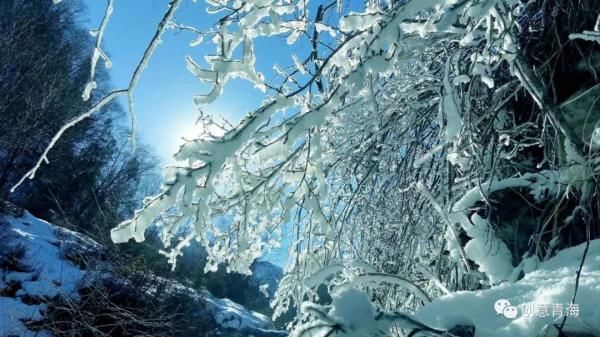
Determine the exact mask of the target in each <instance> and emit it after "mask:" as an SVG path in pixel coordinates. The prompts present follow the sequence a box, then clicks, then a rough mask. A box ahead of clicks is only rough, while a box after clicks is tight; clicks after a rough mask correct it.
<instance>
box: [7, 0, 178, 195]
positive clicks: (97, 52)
mask: <svg viewBox="0 0 600 337" xmlns="http://www.w3.org/2000/svg"><path fill="white" fill-rule="evenodd" d="M181 1H182V0H172V1H171V2H169V8H168V9H167V11H166V13H165V15H164V16H163V18H162V20H161V21H160V23H159V24H158V28H157V30H156V32H155V34H154V36H153V37H152V40H151V41H150V44H149V45H148V47H147V48H146V50H145V51H144V54H143V55H142V58H141V60H140V62H139V63H138V65H137V66H136V69H135V71H134V73H133V75H132V78H131V80H130V81H129V85H128V86H127V88H126V89H119V90H114V91H111V92H110V93H108V94H107V95H105V96H104V97H102V98H101V99H99V100H98V102H97V103H95V104H94V105H93V106H92V107H91V108H90V109H89V110H88V111H86V112H84V113H82V114H81V115H79V116H77V117H75V118H73V119H72V120H70V121H69V122H67V123H66V124H65V125H64V126H63V127H61V129H60V130H59V131H58V132H57V133H56V134H55V135H54V136H53V137H52V140H51V141H50V143H49V144H48V145H47V146H46V148H45V150H44V152H43V153H42V155H41V156H40V158H39V159H38V161H37V162H36V164H35V165H34V166H33V168H31V169H30V170H29V171H28V172H27V173H26V174H25V175H24V176H23V177H21V179H20V180H19V181H18V182H17V183H16V184H15V185H14V186H13V187H12V188H11V189H10V191H11V193H12V192H14V191H15V190H16V189H17V188H18V187H19V186H20V185H21V184H22V183H23V182H24V181H25V180H26V179H33V178H34V177H35V174H36V172H37V170H38V169H39V168H40V166H41V165H42V163H44V162H45V163H46V164H48V163H49V161H48V153H49V152H50V151H51V150H52V148H53V147H54V145H56V143H57V142H58V141H59V140H60V138H61V137H62V135H63V133H64V132H65V131H66V130H68V129H70V128H71V127H73V126H75V125H76V124H78V123H79V122H81V121H82V120H84V119H86V118H88V117H90V116H92V115H93V114H94V113H96V112H98V111H100V110H101V109H102V108H103V107H104V106H106V105H107V104H108V103H110V102H111V101H113V100H114V99H115V98H117V97H119V96H122V95H126V96H127V98H128V101H129V112H130V114H131V120H132V135H131V141H132V145H133V146H134V147H135V124H136V123H135V111H134V106H133V93H134V90H135V88H136V86H137V83H138V81H139V79H140V77H141V75H142V73H143V71H144V69H145V68H146V66H147V65H148V62H149V61H150V58H151V57H152V55H153V54H154V51H155V49H156V47H157V46H158V45H159V44H160V42H161V37H162V35H163V33H164V31H165V30H166V29H167V27H168V23H169V22H170V21H171V20H172V18H173V15H174V13H175V11H176V10H177V7H178V6H179V4H180V3H181ZM112 3H113V0H109V2H108V6H107V8H106V12H105V14H104V18H103V19H102V24H101V25H100V28H99V30H98V35H97V39H96V46H95V47H94V54H93V57H92V66H91V77H90V82H88V84H86V88H85V90H84V94H83V98H84V101H86V100H87V99H89V94H90V93H91V90H93V88H94V87H95V83H94V82H93V77H94V72H95V66H96V62H97V60H98V57H100V56H102V58H103V59H104V61H105V65H106V64H110V63H107V62H110V61H109V60H108V58H107V57H106V56H105V55H104V53H103V52H102V50H101V49H100V43H101V41H102V35H103V33H104V29H105V28H106V25H107V22H108V19H109V17H110V15H111V13H112V10H113V8H112Z"/></svg>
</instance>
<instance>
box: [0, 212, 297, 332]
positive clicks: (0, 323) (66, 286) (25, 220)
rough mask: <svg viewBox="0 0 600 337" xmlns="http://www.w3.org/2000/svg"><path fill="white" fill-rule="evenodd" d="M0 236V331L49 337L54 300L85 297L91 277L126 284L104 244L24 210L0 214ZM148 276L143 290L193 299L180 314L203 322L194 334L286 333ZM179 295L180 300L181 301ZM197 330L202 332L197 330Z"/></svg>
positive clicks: (228, 304)
mask: <svg viewBox="0 0 600 337" xmlns="http://www.w3.org/2000/svg"><path fill="white" fill-rule="evenodd" d="M0 237H1V240H2V243H3V249H2V252H1V253H0V267H1V269H0V335H1V336H31V335H38V336H39V335H43V336H50V335H52V334H51V333H50V332H49V331H47V330H46V328H47V327H54V329H57V326H56V325H52V324H53V323H55V322H52V321H51V320H49V319H48V317H49V315H48V312H49V311H51V310H49V308H52V307H53V306H55V307H57V303H71V301H73V302H77V301H81V300H82V299H84V298H85V295H84V294H82V293H81V289H88V287H87V286H89V285H91V284H94V283H96V282H105V281H106V280H111V282H112V284H118V283H123V286H122V287H121V288H120V289H119V290H122V289H129V288H128V287H127V286H126V285H127V284H128V283H132V282H131V280H127V279H123V278H120V277H121V276H119V275H111V274H107V273H106V271H105V270H108V269H109V268H107V267H108V266H107V265H110V262H108V261H106V259H105V258H104V257H103V256H102V255H103V254H104V248H103V247H102V246H101V245H99V244H98V243H96V242H95V241H94V240H92V239H90V238H88V237H86V236H84V235H81V234H79V233H77V232H73V231H70V230H67V229H64V228H61V227H59V226H55V225H53V224H50V223H48V222H45V221H43V220H40V219H38V218H35V217H34V216H32V215H31V214H29V213H27V212H25V213H24V214H22V216H18V215H17V214H13V215H0ZM89 261H96V262H93V263H89ZM146 277H147V278H150V279H152V278H153V277H152V276H151V275H146ZM154 278H155V280H154V281H155V282H152V283H150V284H156V285H157V286H155V287H148V288H147V289H143V292H145V293H146V294H148V295H150V296H156V297H158V296H159V295H158V292H159V289H162V290H160V291H161V292H162V295H160V296H162V297H163V298H169V296H171V295H176V296H177V298H178V301H179V302H181V303H182V304H183V303H193V305H192V307H191V308H189V309H188V310H186V313H194V315H195V316H196V317H198V320H201V321H202V322H203V323H204V326H202V327H197V329H198V330H199V331H198V332H202V334H198V335H204V334H206V335H210V336H213V335H215V336H216V335H226V336H237V335H240V336H247V335H253V336H265V337H278V336H285V335H286V333H284V332H280V331H275V330H274V326H273V324H272V323H271V321H270V320H269V319H268V318H267V317H266V316H264V315H261V314H259V313H256V312H252V311H250V310H247V309H246V308H244V307H243V306H241V305H239V304H237V303H235V302H232V301H230V300H228V299H220V298H216V297H215V296H213V295H212V294H211V293H210V292H208V291H201V292H199V291H195V290H194V289H192V288H189V287H186V286H183V285H181V284H180V283H177V282H175V281H172V280H165V279H162V278H158V277H154ZM257 296H262V295H260V294H257ZM181 297H185V298H186V299H185V300H181ZM203 316H204V317H203ZM193 318H194V317H188V319H190V320H191V319H193ZM74 319H75V317H74ZM192 323H193V322H192ZM192 326H193V324H192ZM202 329H205V330H206V331H200V330H202Z"/></svg>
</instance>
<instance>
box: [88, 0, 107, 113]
mask: <svg viewBox="0 0 600 337" xmlns="http://www.w3.org/2000/svg"><path fill="white" fill-rule="evenodd" d="M113 1H114V0H108V3H107V5H106V10H105V11H104V16H103V17H102V22H101V23H100V28H98V29H97V30H93V31H91V33H92V35H94V36H96V44H95V45H94V51H93V52H92V61H91V65H90V79H89V81H88V82H87V83H86V85H85V89H84V90H83V94H82V95H81V97H82V98H83V100H84V101H87V100H89V99H90V95H91V94H92V90H94V89H96V81H94V77H95V74H96V65H97V64H98V60H99V59H100V58H102V60H103V61H104V66H105V67H106V68H110V67H111V62H110V59H109V58H108V56H107V55H106V53H105V52H104V51H103V50H102V38H103V37H104V30H105V29H106V26H107V25H108V21H109V19H110V16H111V15H112V12H113Z"/></svg>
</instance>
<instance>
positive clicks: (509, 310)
mask: <svg viewBox="0 0 600 337" xmlns="http://www.w3.org/2000/svg"><path fill="white" fill-rule="evenodd" d="M494 310H496V314H497V315H502V316H504V317H506V318H508V319H515V318H517V316H518V310H517V307H515V306H513V305H511V304H510V302H509V301H508V300H506V299H499V300H497V301H496V303H494Z"/></svg>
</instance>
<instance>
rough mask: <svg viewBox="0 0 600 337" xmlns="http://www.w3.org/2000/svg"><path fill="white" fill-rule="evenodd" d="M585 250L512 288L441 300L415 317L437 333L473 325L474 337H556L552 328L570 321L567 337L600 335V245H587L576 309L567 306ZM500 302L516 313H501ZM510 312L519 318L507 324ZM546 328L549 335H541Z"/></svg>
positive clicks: (564, 254)
mask: <svg viewBox="0 0 600 337" xmlns="http://www.w3.org/2000/svg"><path fill="white" fill-rule="evenodd" d="M584 248H585V244H582V245H579V246H576V247H572V248H568V249H565V250H562V251H560V252H559V253H558V254H557V255H556V256H554V257H553V258H551V259H549V260H547V261H545V262H543V263H541V264H539V265H538V266H537V268H535V270H533V271H531V272H529V273H527V274H526V275H525V276H524V277H523V278H522V279H521V280H519V281H517V282H515V283H509V282H506V283H503V284H500V285H498V286H495V287H493V288H491V289H487V290H482V291H472V292H457V293H452V294H449V295H446V296H443V297H440V298H438V299H436V300H434V301H433V302H432V303H430V304H428V305H426V306H425V307H423V308H422V310H420V311H419V312H418V313H417V317H418V318H419V319H420V320H422V321H423V322H424V323H427V324H429V325H430V326H436V327H440V328H450V327H452V326H455V325H457V324H460V325H463V324H472V325H474V326H475V327H476V332H475V336H476V337H535V336H539V337H551V336H552V337H555V336H558V334H557V331H556V328H554V327H553V323H554V324H558V325H560V324H561V323H562V320H563V318H564V316H565V315H568V317H567V320H566V323H565V326H564V330H565V331H567V330H568V331H578V332H584V333H588V334H589V335H591V336H594V334H596V335H597V334H599V332H600V240H595V241H591V243H590V246H589V251H588V254H587V257H586V259H585V264H584V266H583V269H582V271H581V277H580V280H579V287H578V291H577V297H576V299H575V303H574V305H570V303H571V300H572V298H573V292H574V289H575V279H576V272H577V270H578V268H579V265H580V261H581V258H582V256H583V252H584ZM501 300H507V301H508V303H509V304H510V305H512V307H514V309H516V310H514V309H513V308H509V309H508V310H507V311H506V312H505V311H503V310H504V308H503V307H504V306H505V305H506V304H507V303H506V302H504V303H502V301H501ZM498 301H500V302H499V303H498V304H496V302H498ZM495 306H496V307H495ZM497 309H498V312H499V313H497V312H496V310H497ZM511 311H512V312H514V314H516V315H517V317H515V318H510V317H511V316H512V315H511ZM506 316H508V317H506ZM544 327H546V329H547V330H546V331H545V332H544V333H542V332H541V331H542V329H544Z"/></svg>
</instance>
